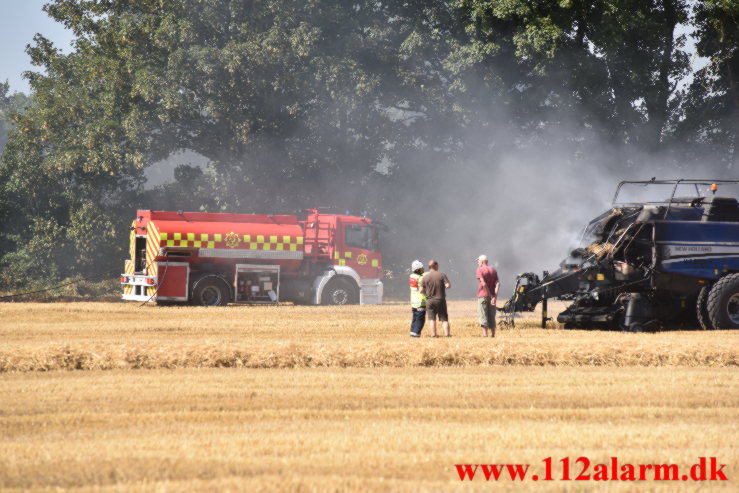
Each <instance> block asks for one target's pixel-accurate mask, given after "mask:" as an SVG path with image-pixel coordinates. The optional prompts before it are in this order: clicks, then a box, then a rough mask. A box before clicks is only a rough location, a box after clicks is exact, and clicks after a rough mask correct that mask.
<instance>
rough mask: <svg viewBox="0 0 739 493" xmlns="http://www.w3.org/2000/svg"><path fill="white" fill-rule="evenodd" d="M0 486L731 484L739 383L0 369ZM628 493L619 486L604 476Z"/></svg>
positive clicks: (655, 373) (475, 374)
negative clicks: (569, 464) (483, 472)
mask: <svg viewBox="0 0 739 493" xmlns="http://www.w3.org/2000/svg"><path fill="white" fill-rule="evenodd" d="M0 394H1V395H3V396H6V398H4V399H3V401H2V402H1V403H0V446H1V447H2V450H3V454H2V457H1V458H0V490H6V489H13V488H17V489H28V490H33V489H43V488H50V489H55V488H62V489H67V488H69V489H75V490H77V489H81V490H103V491H105V490H107V491H114V490H115V491H121V490H127V491H137V490H138V491H154V490H157V491H192V490H209V491H223V490H230V491H265V490H283V491H284V490H288V491H345V490H348V489H349V490H355V491H489V490H490V489H491V488H496V489H505V490H509V491H520V490H522V489H526V490H532V489H533V490H535V491H562V490H571V491H583V490H586V489H592V488H594V487H598V488H603V487H604V486H606V485H604V484H603V483H594V482H580V481H578V482H574V481H570V482H564V481H552V482H538V483H534V482H533V481H530V480H529V481H527V482H525V483H521V482H520V481H518V482H515V483H514V482H511V481H510V480H501V481H500V482H499V483H498V484H496V485H493V484H490V483H486V482H485V481H482V480H480V479H476V480H475V481H473V482H469V481H465V482H464V483H462V482H460V481H459V479H458V476H457V473H456V470H455V468H454V464H459V463H480V462H482V463H495V462H501V463H513V464H517V463H520V464H532V466H531V468H532V471H534V472H538V473H540V474H541V472H542V469H543V466H542V462H541V461H542V459H544V458H546V457H554V458H555V460H559V459H560V458H562V457H567V456H569V457H571V458H572V460H574V459H575V458H576V457H579V456H587V457H589V458H590V459H591V460H592V461H593V462H594V463H597V462H608V461H609V460H610V457H612V456H616V457H618V458H619V460H620V461H621V462H622V463H626V462H632V463H665V462H667V463H672V464H677V465H680V466H687V465H691V464H693V463H694V462H695V461H697V458H698V457H704V456H709V457H710V456H716V457H718V458H720V460H721V461H722V462H723V463H726V464H729V467H728V473H729V478H730V481H729V482H728V483H707V484H701V483H696V482H692V481H690V482H686V483H683V482H655V481H647V482H643V483H638V486H639V487H640V488H645V487H646V489H648V490H650V491H688V490H692V489H695V488H696V487H697V486H702V487H710V489H712V490H722V491H736V489H737V488H738V487H739V481H737V479H738V477H739V471H737V468H736V465H737V464H738V463H739V448H737V439H738V438H739V433H737V424H736V423H737V418H739V401H738V398H737V396H738V395H739V375H737V373H736V371H735V370H734V369H730V368H723V369H716V368H713V369H706V368H649V369H640V368H621V369H609V368H572V367H565V368H524V367H498V368H443V369H438V368H400V369H399V368H376V369H327V368H324V369H301V370H243V369H242V370H239V369H204V370H177V371H169V370H151V371H149V370H143V371H136V372H132V371H109V372H98V371H91V372H56V373H15V374H5V375H2V376H1V377H0ZM607 486H608V487H609V488H608V489H609V490H612V489H613V490H616V491H632V490H633V489H634V487H635V486H636V484H635V483H609V484H607Z"/></svg>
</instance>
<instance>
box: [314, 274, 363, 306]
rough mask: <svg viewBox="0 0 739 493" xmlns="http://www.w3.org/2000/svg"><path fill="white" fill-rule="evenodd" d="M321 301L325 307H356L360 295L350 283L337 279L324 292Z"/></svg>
mask: <svg viewBox="0 0 739 493" xmlns="http://www.w3.org/2000/svg"><path fill="white" fill-rule="evenodd" d="M321 301H323V304H324V305H356V304H357V303H359V293H358V292H357V288H356V287H354V286H352V285H351V284H349V282H348V281H346V280H343V279H336V280H333V281H331V282H330V283H328V286H326V288H325V289H324V290H323V294H322V296H321Z"/></svg>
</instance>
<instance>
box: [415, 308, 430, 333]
mask: <svg viewBox="0 0 739 493" xmlns="http://www.w3.org/2000/svg"><path fill="white" fill-rule="evenodd" d="M411 310H412V311H413V321H412V322H411V332H413V333H414V334H418V335H421V329H423V324H425V323H426V309H425V308H411Z"/></svg>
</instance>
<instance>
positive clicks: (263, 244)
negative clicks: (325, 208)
mask: <svg viewBox="0 0 739 493" xmlns="http://www.w3.org/2000/svg"><path fill="white" fill-rule="evenodd" d="M305 213H306V216H305V219H304V220H302V219H300V218H298V216H286V215H267V214H218V213H205V212H182V211H179V212H163V211H144V210H140V211H138V213H137V215H136V219H135V220H134V221H133V224H132V225H131V245H130V255H131V257H130V259H128V260H126V262H125V269H124V270H125V272H124V274H122V275H121V284H122V285H123V299H124V300H133V301H152V302H158V303H193V304H197V305H207V306H217V305H224V304H226V303H229V302H236V303H275V302H278V301H293V302H296V303H305V304H328V305H345V304H356V303H360V304H379V303H382V281H381V279H382V272H383V271H382V256H381V255H380V253H379V251H378V240H379V235H378V226H379V225H378V223H376V222H373V221H372V220H371V219H368V218H365V217H355V216H344V215H336V214H324V213H320V212H319V211H318V210H317V209H311V210H307V211H305Z"/></svg>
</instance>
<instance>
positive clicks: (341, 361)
mask: <svg viewBox="0 0 739 493" xmlns="http://www.w3.org/2000/svg"><path fill="white" fill-rule="evenodd" d="M475 310H476V307H475V304H474V303H471V302H451V303H450V316H451V320H452V333H453V335H454V337H452V338H449V339H447V338H437V339H432V338H426V337H424V338H421V339H419V340H411V339H409V337H408V324H409V313H408V312H409V310H408V308H407V306H406V305H384V306H379V307H374V306H353V307H295V306H229V307H223V308H195V307H157V306H145V307H138V306H137V305H136V304H122V303H67V304H44V303H17V304H2V305H0V311H1V312H2V313H1V315H2V321H1V322H0V339H1V340H2V341H3V344H2V346H0V372H13V371H51V370H112V369H141V368H144V369H157V368H170V369H172V368H208V367H215V368H218V367H244V368H303V367H305V368H311V367H358V368H368V367H419V366H491V365H526V366H529V365H531V366H675V365H679V366H711V367H736V366H737V365H739V334H738V333H736V332H732V331H712V332H700V331H695V332H669V333H658V334H624V333H620V332H602V331H599V332H588V331H565V330H541V329H539V328H537V326H538V323H539V319H538V317H539V315H538V314H536V313H535V314H530V315H528V316H527V317H526V318H522V319H519V320H518V321H517V325H516V328H515V329H507V330H500V329H499V334H498V335H499V337H497V338H496V339H492V340H491V339H484V338H482V337H480V334H479V328H478V327H477V323H476V315H475V313H476V312H475ZM550 311H553V310H551V309H550ZM550 326H551V327H552V328H553V329H554V328H556V327H557V324H556V323H552V322H550Z"/></svg>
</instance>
